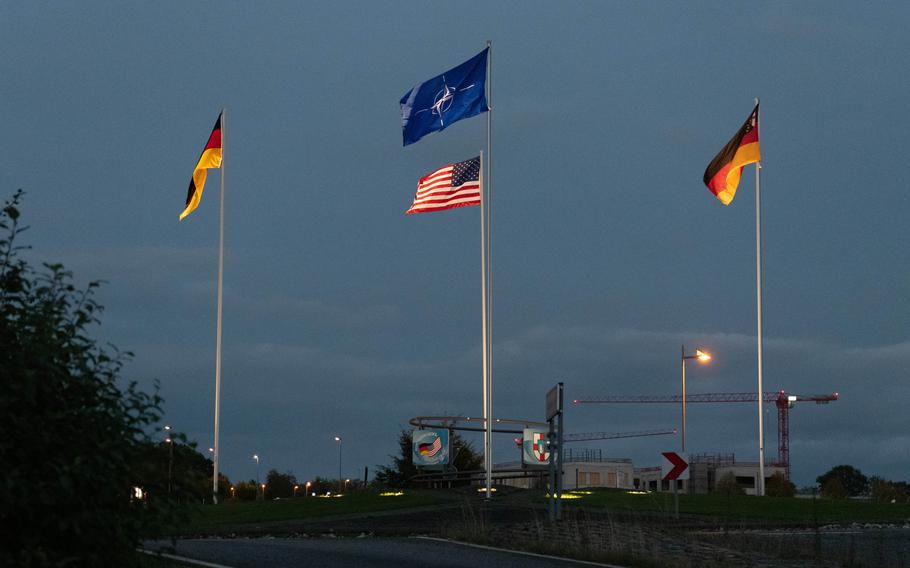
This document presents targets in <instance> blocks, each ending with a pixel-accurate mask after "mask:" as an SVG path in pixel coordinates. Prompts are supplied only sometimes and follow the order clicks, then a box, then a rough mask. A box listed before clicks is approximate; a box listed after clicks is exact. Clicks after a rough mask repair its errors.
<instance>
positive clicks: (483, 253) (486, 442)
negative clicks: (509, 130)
mask: <svg viewBox="0 0 910 568" xmlns="http://www.w3.org/2000/svg"><path fill="white" fill-rule="evenodd" d="M483 169H484V162H483V150H481V151H480V179H481V180H483ZM481 184H482V185H481V188H480V288H481V292H482V295H481V300H480V304H481V311H482V317H481V319H482V322H483V323H482V329H483V332H482V333H483V340H482V342H483V420H484V431H483V467H484V471H486V488H487V498H489V497H490V485H491V482H492V472H491V469H490V468H491V464H492V460H491V459H490V451H489V450H490V434H491V424H492V419H491V416H490V415H489V414H488V409H489V406H488V402H489V397H488V396H487V391H488V387H489V377H488V376H487V363H488V359H487V355H488V354H489V351H488V350H487V246H486V232H487V231H486V229H487V227H486V217H485V213H484V210H485V209H486V200H485V199H484V198H483V193H484V188H483V181H481Z"/></svg>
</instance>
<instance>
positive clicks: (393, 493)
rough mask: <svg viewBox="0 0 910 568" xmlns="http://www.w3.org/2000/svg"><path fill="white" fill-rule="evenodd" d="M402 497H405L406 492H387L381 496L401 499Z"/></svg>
mask: <svg viewBox="0 0 910 568" xmlns="http://www.w3.org/2000/svg"><path fill="white" fill-rule="evenodd" d="M402 495H404V491H385V492H383V493H380V494H379V496H380V497H401V496H402Z"/></svg>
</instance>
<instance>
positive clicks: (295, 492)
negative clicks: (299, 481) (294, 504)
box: [294, 485, 300, 497]
mask: <svg viewBox="0 0 910 568" xmlns="http://www.w3.org/2000/svg"><path fill="white" fill-rule="evenodd" d="M298 489H300V486H299V485H295V486H294V497H297V490H298Z"/></svg>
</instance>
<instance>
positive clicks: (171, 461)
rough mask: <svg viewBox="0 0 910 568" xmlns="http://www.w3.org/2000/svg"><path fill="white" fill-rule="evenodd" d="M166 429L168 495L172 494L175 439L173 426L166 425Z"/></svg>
mask: <svg viewBox="0 0 910 568" xmlns="http://www.w3.org/2000/svg"><path fill="white" fill-rule="evenodd" d="M164 431H165V432H167V438H165V439H164V441H165V442H167V444H168V451H167V494H168V497H170V495H171V479H172V472H173V470H174V440H173V439H172V438H171V427H170V426H165V427H164Z"/></svg>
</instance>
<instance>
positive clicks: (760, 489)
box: [755, 98, 765, 496]
mask: <svg viewBox="0 0 910 568" xmlns="http://www.w3.org/2000/svg"><path fill="white" fill-rule="evenodd" d="M755 105H756V106H758V99H757V98H756V99H755ZM755 118H756V120H755V128H759V119H758V118H759V117H758V116H756V117H755ZM759 140H760V138H759ZM759 143H760V142H759ZM755 293H756V307H757V311H758V314H757V315H758V317H757V322H758V484H757V485H756V486H755V487H756V494H757V495H759V496H761V495H764V494H765V430H764V424H763V419H764V416H763V412H762V403H763V400H762V399H763V398H764V394H765V393H764V390H763V388H762V346H761V339H762V336H761V335H762V334H761V162H760V161H759V162H757V163H756V164H755Z"/></svg>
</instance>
